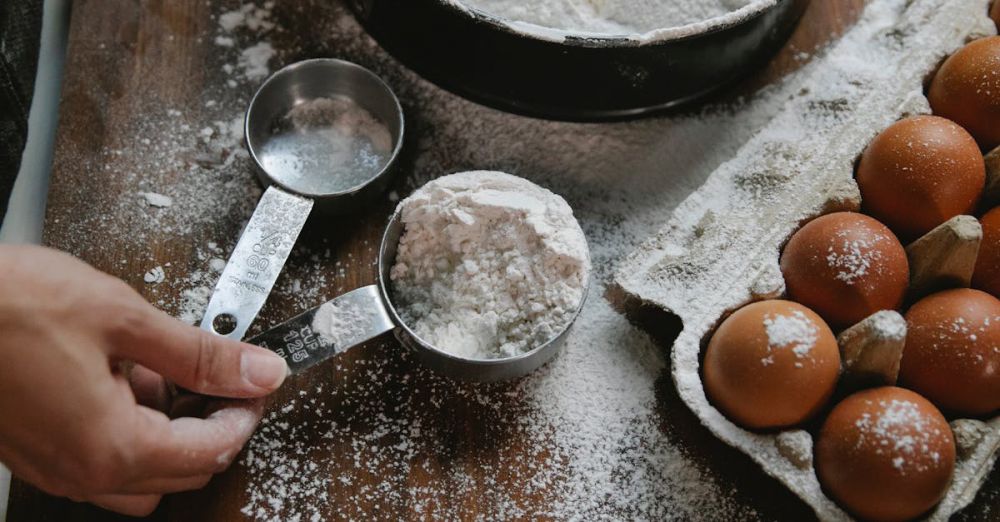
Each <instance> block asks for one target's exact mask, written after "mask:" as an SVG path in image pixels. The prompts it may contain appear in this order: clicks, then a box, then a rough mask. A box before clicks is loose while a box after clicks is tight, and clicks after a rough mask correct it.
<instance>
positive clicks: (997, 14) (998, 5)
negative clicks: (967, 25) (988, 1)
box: [990, 1, 1000, 27]
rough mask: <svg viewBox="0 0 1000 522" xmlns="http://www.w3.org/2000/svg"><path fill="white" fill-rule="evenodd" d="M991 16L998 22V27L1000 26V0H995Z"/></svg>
mask: <svg viewBox="0 0 1000 522" xmlns="http://www.w3.org/2000/svg"><path fill="white" fill-rule="evenodd" d="M990 18H992V19H993V22H995V23H996V24H997V27H1000V1H996V2H993V8H992V9H990Z"/></svg>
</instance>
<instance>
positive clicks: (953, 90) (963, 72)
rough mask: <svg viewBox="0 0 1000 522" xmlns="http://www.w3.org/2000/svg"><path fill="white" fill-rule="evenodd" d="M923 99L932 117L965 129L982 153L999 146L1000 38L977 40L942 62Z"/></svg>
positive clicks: (992, 37)
mask: <svg viewBox="0 0 1000 522" xmlns="http://www.w3.org/2000/svg"><path fill="white" fill-rule="evenodd" d="M927 98H928V99H929V100H930V102H931V109H933V110H934V114H937V115H938V116H943V117H945V118H948V119H949V120H952V121H954V122H955V123H957V124H959V125H961V126H963V127H965V129H966V130H968V131H969V133H970V134H972V135H973V136H975V138H976V141H978V142H979V144H980V145H981V146H982V147H983V148H985V149H986V150H990V149H992V148H993V147H996V146H997V145H1000V36H991V37H989V38H980V39H979V40H976V41H974V42H972V43H970V44H969V45H966V46H965V47H963V48H961V49H959V51H958V52H957V53H955V54H953V55H951V57H949V58H948V59H947V60H945V62H944V64H942V65H941V68H940V69H938V72H937V74H936V75H934V79H933V80H931V88H930V91H929V92H928V93H927Z"/></svg>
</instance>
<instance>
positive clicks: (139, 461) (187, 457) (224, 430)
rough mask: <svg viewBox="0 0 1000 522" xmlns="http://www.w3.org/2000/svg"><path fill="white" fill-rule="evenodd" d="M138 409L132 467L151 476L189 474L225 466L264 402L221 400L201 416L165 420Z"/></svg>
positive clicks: (246, 436)
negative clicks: (137, 437) (220, 403)
mask: <svg viewBox="0 0 1000 522" xmlns="http://www.w3.org/2000/svg"><path fill="white" fill-rule="evenodd" d="M220 402H221V401H220ZM139 410H140V415H139V417H140V418H139V419H138V420H137V427H138V429H139V431H140V434H139V437H140V439H139V440H140V442H139V447H138V450H137V453H138V454H137V456H136V463H135V464H136V467H137V468H138V469H143V470H145V471H146V473H147V474H149V475H154V476H161V477H190V476H193V475H203V474H214V473H218V472H220V471H223V470H225V469H226V468H228V467H229V464H230V463H231V462H232V460H233V458H234V457H236V454H237V453H239V451H240V449H241V448H243V445H244V444H245V443H246V441H247V440H248V439H249V438H250V436H251V435H253V432H254V429H255V428H256V427H257V422H259V421H260V417H261V415H262V414H263V412H264V402H263V401H262V400H253V401H225V402H224V403H223V405H222V406H221V409H219V410H217V411H214V412H212V413H210V414H209V415H208V416H207V417H206V418H204V419H195V418H190V417H183V418H180V419H174V420H169V419H168V418H167V417H166V416H165V415H163V414H160V413H159V412H155V411H153V410H149V409H146V408H142V407H139Z"/></svg>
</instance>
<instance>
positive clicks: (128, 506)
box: [86, 495, 162, 517]
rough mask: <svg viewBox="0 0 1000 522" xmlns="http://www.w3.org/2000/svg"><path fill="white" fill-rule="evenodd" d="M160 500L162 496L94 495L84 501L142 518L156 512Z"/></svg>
mask: <svg viewBox="0 0 1000 522" xmlns="http://www.w3.org/2000/svg"><path fill="white" fill-rule="evenodd" d="M161 498H162V495H95V496H93V497H90V498H87V499H86V501H87V502H90V503H91V504H94V505H95V506H97V507H101V508H104V509H107V510H109V511H114V512H116V513H121V514H123V515H128V516H130V517H144V516H147V515H149V514H150V513H152V512H153V511H155V510H156V506H157V505H159V503H160V499H161Z"/></svg>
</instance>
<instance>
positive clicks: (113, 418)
mask: <svg viewBox="0 0 1000 522" xmlns="http://www.w3.org/2000/svg"><path fill="white" fill-rule="evenodd" d="M129 361H132V362H134V363H135V365H134V367H133V368H131V371H128V370H127V367H128V366H129V365H130V364H129V363H128V362H129ZM287 371H288V369H287V366H286V364H285V362H284V360H283V359H281V358H280V357H278V356H277V355H274V354H273V353H271V352H269V351H268V350H265V349H263V348H258V347H256V346H251V345H249V344H244V343H240V342H236V341H231V340H228V339H225V338H222V337H219V336H217V335H214V334H211V333H208V332H205V331H203V330H200V329H198V328H195V327H193V326H188V325H185V324H183V323H180V322H179V321H177V320H175V319H173V318H171V317H170V316H168V315H167V314H165V313H163V312H161V311H159V310H157V309H156V308H154V307H153V306H152V305H150V304H149V303H147V302H146V301H145V300H144V299H143V298H142V297H141V296H140V295H139V294H137V293H136V292H135V291H133V290H132V289H131V288H130V287H129V286H128V285H126V284H125V283H123V282H122V281H119V280H118V279H115V278H113V277H111V276H108V275H106V274H104V273H102V272H99V271H97V270H95V269H93V268H91V267H90V266H89V265H87V264H85V263H83V262H81V261H79V260H77V259H75V258H73V257H71V256H69V255H67V254H63V253H60V252H57V251H54V250H50V249H45V248H40V247H21V246H17V247H15V246H0V462H3V463H4V464H6V465H7V466H9V467H10V468H11V470H12V471H13V473H14V474H15V475H17V476H19V477H21V478H23V479H24V480H26V481H28V482H30V483H32V484H34V485H35V486H37V487H39V488H40V489H42V490H44V491H46V492H48V493H50V494H54V495H60V496H67V497H70V498H72V499H74V500H78V501H88V502H92V503H94V504H97V505H99V506H102V507H105V508H107V509H111V510H113V511H118V512H121V513H125V514H129V515H145V514H148V513H150V512H151V511H153V509H155V508H156V505H157V504H158V503H159V501H160V497H161V496H162V495H163V494H166V493H172V492H177V491H184V490H190V489H198V488H201V487H203V486H204V485H205V484H207V483H208V481H209V480H210V479H211V477H212V475H213V474H215V473H218V472H221V471H223V470H224V469H226V468H227V467H228V466H229V464H230V462H231V461H232V459H233V458H234V457H235V456H236V454H237V453H238V452H239V450H240V448H241V447H242V446H243V444H244V443H245V442H246V441H247V439H248V438H249V437H250V435H251V434H252V433H253V431H254V429H255V427H256V425H257V422H258V421H259V420H260V415H261V413H262V409H263V402H262V400H260V399H259V398H260V397H263V396H265V395H267V394H269V393H271V392H272V391H274V390H275V389H277V388H278V387H279V386H280V385H281V383H282V381H283V380H284V378H285V376H286V374H287ZM164 378H166V379H168V380H170V381H172V382H174V383H177V384H178V385H180V386H183V387H185V388H188V389H190V390H192V391H195V392H198V393H202V394H205V395H211V396H214V397H227V398H232V399H256V400H239V401H234V400H230V401H225V400H218V401H215V400H213V401H211V402H209V403H208V405H207V409H205V410H204V411H202V412H200V413H202V414H203V415H206V416H205V417H204V418H203V419H202V418H193V417H183V418H176V419H173V420H171V418H170V417H168V415H167V414H166V413H165V412H167V411H169V407H170V406H171V405H170V394H169V393H168V390H167V385H166V382H165V381H164ZM130 381H131V382H130Z"/></svg>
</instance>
